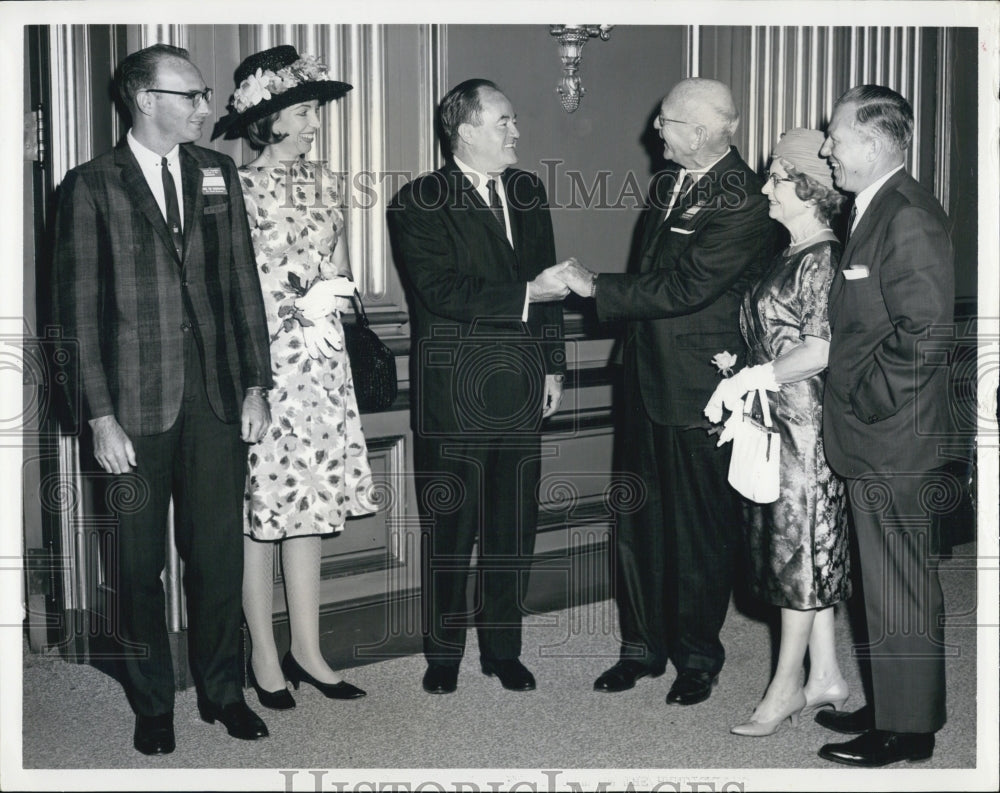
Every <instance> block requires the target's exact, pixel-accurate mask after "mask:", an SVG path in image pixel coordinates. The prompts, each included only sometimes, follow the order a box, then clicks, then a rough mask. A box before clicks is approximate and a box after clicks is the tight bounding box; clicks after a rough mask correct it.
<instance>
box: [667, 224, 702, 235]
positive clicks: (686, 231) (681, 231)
mask: <svg viewBox="0 0 1000 793" xmlns="http://www.w3.org/2000/svg"><path fill="white" fill-rule="evenodd" d="M670 230H671V231H673V232H674V233H676V234H694V233H695V231H696V229H679V228H677V226H671V227H670Z"/></svg>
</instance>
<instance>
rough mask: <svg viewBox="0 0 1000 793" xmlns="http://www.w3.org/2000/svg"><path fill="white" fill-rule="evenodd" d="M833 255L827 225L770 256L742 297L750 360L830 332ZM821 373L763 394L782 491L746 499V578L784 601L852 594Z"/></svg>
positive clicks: (759, 591)
mask: <svg viewBox="0 0 1000 793" xmlns="http://www.w3.org/2000/svg"><path fill="white" fill-rule="evenodd" d="M839 259H840V243H838V242H837V241H836V239H835V237H834V236H833V234H832V233H830V234H828V235H826V238H825V239H822V240H820V241H818V242H816V243H814V244H805V245H803V246H802V247H791V248H788V249H787V250H786V251H785V252H784V253H782V254H780V255H779V256H778V257H777V258H776V259H775V261H774V262H773V263H772V265H771V267H770V268H769V269H768V270H767V272H766V273H765V274H764V277H763V278H762V279H761V280H760V282H758V283H757V284H756V285H755V286H754V287H753V288H752V289H751V290H750V291H749V292H747V294H746V295H745V296H744V298H743V307H742V311H741V313H740V329H741V330H742V332H743V337H744V338H745V339H746V342H747V347H748V348H749V360H748V363H749V365H751V366H752V365H755V364H762V363H766V362H767V361H773V360H774V359H775V358H777V357H778V356H779V355H781V354H782V353H784V352H786V351H787V350H788V349H790V348H792V347H795V346H797V345H799V344H801V343H802V338H803V336H806V335H808V336H818V337H819V338H821V339H826V340H828V341H829V339H830V323H829V321H828V320H827V314H826V303H827V295H828V294H829V292H830V283H831V281H832V280H833V277H834V275H835V274H836V272H837V262H838V261H839ZM824 374H825V373H820V374H817V375H814V376H812V377H809V378H807V379H805V380H800V381H798V382H796V383H783V384H782V386H781V390H780V391H779V392H777V393H772V392H768V394H767V397H768V402H769V403H770V405H771V416H772V418H773V420H774V426H775V428H776V429H777V430H778V432H779V434H780V437H781V494H780V495H779V497H778V500H777V501H775V502H774V503H773V504H753V505H751V508H750V509H751V520H750V527H749V543H748V547H749V554H750V559H749V562H750V565H749V570H750V575H749V576H748V578H749V584H750V589H751V591H752V592H753V593H754V595H756V596H757V597H759V598H760V599H761V600H763V601H765V602H766V603H770V604H772V605H775V606H781V607H783V608H793V609H814V608H823V607H824V606H830V605H833V604H834V603H838V602H840V601H841V600H846V599H847V597H848V596H849V595H850V594H851V582H850V575H849V573H850V566H849V560H848V535H847V512H846V509H845V493H844V483H843V482H842V481H841V480H840V479H838V478H837V476H836V475H835V474H834V473H833V472H832V471H830V466H829V465H828V464H827V462H826V455H825V453H824V450H823V432H822V430H823V383H824ZM755 408H757V409H759V405H757V404H755ZM755 412H759V411H755Z"/></svg>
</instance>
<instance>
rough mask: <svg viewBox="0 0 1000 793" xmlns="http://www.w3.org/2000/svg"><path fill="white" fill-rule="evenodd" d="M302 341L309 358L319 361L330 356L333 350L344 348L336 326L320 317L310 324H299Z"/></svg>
mask: <svg viewBox="0 0 1000 793" xmlns="http://www.w3.org/2000/svg"><path fill="white" fill-rule="evenodd" d="M299 327H300V328H302V341H303V343H304V344H305V347H306V352H308V353H309V357H310V358H315V359H316V360H317V361H321V360H323V359H324V358H330V357H332V356H333V354H334V352H336V351H338V350H342V349H344V342H343V339H341V338H340V333H339V332H338V331H337V326H336V325H334V324H333V323H332V322H330V321H329V320H328V319H325V318H320V319H318V320H316V321H315V323H314V324H312V325H300V326H299Z"/></svg>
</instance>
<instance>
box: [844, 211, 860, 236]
mask: <svg viewBox="0 0 1000 793" xmlns="http://www.w3.org/2000/svg"><path fill="white" fill-rule="evenodd" d="M857 219H858V205H857V204H853V205H852V206H851V214H850V216H849V217H848V218H847V235H846V237H845V239H844V244H847V242H848V241H849V240H850V239H851V231H852V230H853V229H854V221H855V220H857Z"/></svg>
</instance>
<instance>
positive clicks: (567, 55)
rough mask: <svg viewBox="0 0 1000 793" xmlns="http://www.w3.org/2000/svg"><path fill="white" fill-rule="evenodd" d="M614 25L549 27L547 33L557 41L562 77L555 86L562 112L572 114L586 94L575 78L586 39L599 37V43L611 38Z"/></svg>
mask: <svg viewBox="0 0 1000 793" xmlns="http://www.w3.org/2000/svg"><path fill="white" fill-rule="evenodd" d="M613 27H614V25H550V26H549V33H550V34H551V35H553V36H556V37H557V38H558V39H559V57H560V58H561V59H562V64H563V76H562V79H561V80H560V81H559V85H557V86H556V92H557V93H558V94H559V101H560V102H562V106H563V110H565V111H566V112H567V113H572V112H573V111H575V110H576V109H577V108H578V107H579V106H580V100H581V99H582V98H583V95H584V94H585V93H586V90H585V89H584V87H583V83H581V82H580V78H579V77H578V76H577V74H576V72H577V69H579V68H580V54H581V53H582V52H583V45H584V44H586V43H587V39H592V38H594V37H595V36H600V37H601V41H607V40H608V39H609V38H611V29H612V28H613Z"/></svg>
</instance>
